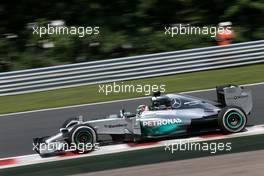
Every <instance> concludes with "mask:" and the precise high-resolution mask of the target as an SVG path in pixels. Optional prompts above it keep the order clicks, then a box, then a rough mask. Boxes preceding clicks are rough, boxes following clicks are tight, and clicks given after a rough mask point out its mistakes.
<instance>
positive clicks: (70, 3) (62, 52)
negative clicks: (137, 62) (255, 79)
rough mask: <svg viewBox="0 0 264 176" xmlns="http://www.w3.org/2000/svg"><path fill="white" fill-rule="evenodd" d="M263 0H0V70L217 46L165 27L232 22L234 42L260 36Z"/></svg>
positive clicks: (263, 35) (263, 31)
mask: <svg viewBox="0 0 264 176" xmlns="http://www.w3.org/2000/svg"><path fill="white" fill-rule="evenodd" d="M263 17H264V1H263V0H233V1H230V0H203V1H198V0H141V1H139V0H133V1H128V0H127V1H126V0H114V1H107V0H96V1H95V0H67V1H65V0H46V1H37V0H20V1H1V2H0V18H1V19H0V72H4V71H11V70H20V69H27V68H38V67H46V66H53V65H60V64H67V63H77V62H87V61H92V60H101V59H108V58H116V57H124V56H132V55H140V54H147V53H157V52H165V51H174V50H182V49H188V48H198V47H206V46H214V45H216V42H215V40H214V39H213V38H212V37H210V35H179V36H175V37H173V38H171V37H168V36H166V35H164V32H165V30H164V27H165V26H173V25H175V24H190V25H193V26H217V25H218V23H219V22H222V21H231V22H232V27H233V30H234V33H235V38H234V41H233V42H234V43H237V42H245V41H253V40H259V39H263V38H264V25H263ZM54 21H57V22H61V23H63V25H65V26H84V27H86V26H99V27H100V35H90V36H89V35H87V36H85V37H82V38H81V37H78V36H77V35H55V34H54V35H45V36H43V37H39V36H38V35H33V34H32V32H33V30H32V26H42V25H47V24H50V23H52V22H54Z"/></svg>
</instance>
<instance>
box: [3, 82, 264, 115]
mask: <svg viewBox="0 0 264 176" xmlns="http://www.w3.org/2000/svg"><path fill="white" fill-rule="evenodd" d="M263 84H264V82H260V83H252V84H244V85H242V86H257V85H263ZM214 89H215V88H210V89H201V90H193V91H186V92H181V93H180V94H187V93H197V92H206V91H212V90H214ZM150 97H151V96H146V97H137V98H128V99H122V100H112V101H106V102H97V103H87V104H79V105H71V106H63V107H56V108H47V109H39V110H32V111H23V112H15V113H8V114H0V117H1V116H12V115H20V114H27V113H35V112H43V111H53V110H61V109H70V108H78V107H84V106H94V105H101V104H109V103H118V102H125V101H134V100H140V99H145V98H150Z"/></svg>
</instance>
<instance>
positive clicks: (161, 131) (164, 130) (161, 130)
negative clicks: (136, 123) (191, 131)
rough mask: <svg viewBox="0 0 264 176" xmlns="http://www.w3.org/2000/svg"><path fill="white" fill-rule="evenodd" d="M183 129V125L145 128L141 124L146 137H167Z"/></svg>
mask: <svg viewBox="0 0 264 176" xmlns="http://www.w3.org/2000/svg"><path fill="white" fill-rule="evenodd" d="M179 129H181V125H179V124H167V125H161V126H153V127H149V126H143V125H142V124H141V132H142V133H143V135H145V136H157V135H166V134H173V133H176V132H177V131H176V130H179Z"/></svg>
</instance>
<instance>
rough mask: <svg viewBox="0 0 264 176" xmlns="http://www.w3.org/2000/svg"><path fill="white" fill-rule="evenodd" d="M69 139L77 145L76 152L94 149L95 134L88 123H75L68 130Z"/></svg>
mask: <svg viewBox="0 0 264 176" xmlns="http://www.w3.org/2000/svg"><path fill="white" fill-rule="evenodd" d="M69 141H70V143H71V144H73V143H74V144H75V145H76V146H77V152H79V153H82V152H88V151H91V150H93V149H94V147H95V144H96V141H97V134H96V131H95V130H94V129H93V128H92V127H91V126H89V125H76V126H75V127H74V128H73V129H72V130H71V132H70V135H69Z"/></svg>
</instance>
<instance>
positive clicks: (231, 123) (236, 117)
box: [218, 107, 247, 133]
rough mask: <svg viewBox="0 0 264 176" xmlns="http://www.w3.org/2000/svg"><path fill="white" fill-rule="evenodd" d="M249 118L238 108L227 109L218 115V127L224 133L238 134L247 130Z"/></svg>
mask: <svg viewBox="0 0 264 176" xmlns="http://www.w3.org/2000/svg"><path fill="white" fill-rule="evenodd" d="M246 124H247V116H246V115H245V113H244V112H243V110H241V109H240V108H238V107H225V108H223V109H222V110H221V112H220V113H219V114H218V125H219V127H220V129H221V130H222V131H223V132H224V133H237V132H241V131H243V130H244V129H245V127H246Z"/></svg>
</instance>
